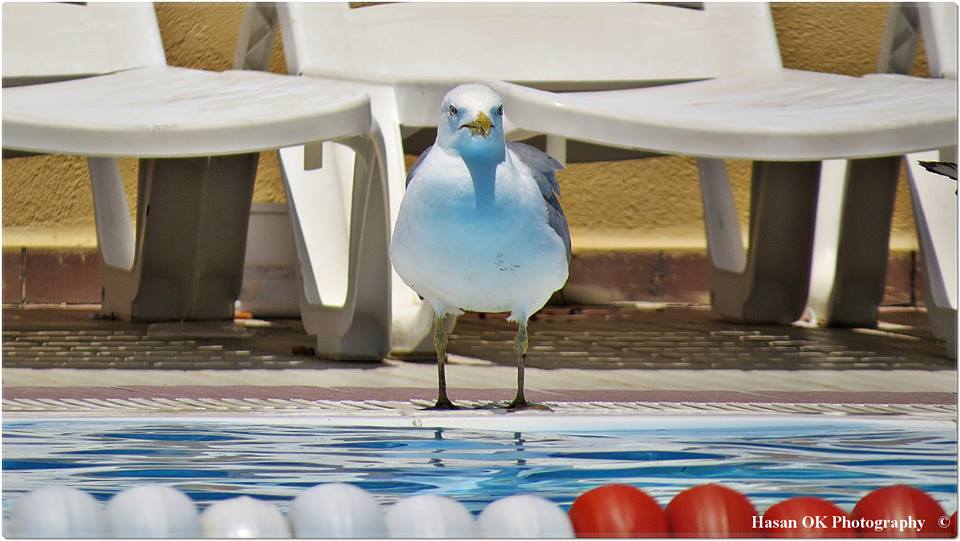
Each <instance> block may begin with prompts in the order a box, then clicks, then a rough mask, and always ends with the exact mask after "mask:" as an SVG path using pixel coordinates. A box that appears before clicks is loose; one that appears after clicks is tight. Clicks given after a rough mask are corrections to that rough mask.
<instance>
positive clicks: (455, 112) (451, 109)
mask: <svg viewBox="0 0 960 541" xmlns="http://www.w3.org/2000/svg"><path fill="white" fill-rule="evenodd" d="M449 111H450V116H457V115H458V114H460V111H459V110H457V108H456V107H454V106H453V105H451V106H450V109H449Z"/></svg>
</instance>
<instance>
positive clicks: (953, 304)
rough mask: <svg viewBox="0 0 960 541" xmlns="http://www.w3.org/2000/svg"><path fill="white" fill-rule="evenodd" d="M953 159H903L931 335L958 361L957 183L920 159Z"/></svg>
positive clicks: (932, 156)
mask: <svg viewBox="0 0 960 541" xmlns="http://www.w3.org/2000/svg"><path fill="white" fill-rule="evenodd" d="M941 157H943V158H942V159H946V160H955V159H956V150H955V149H952V150H951V151H950V152H949V153H947V155H946V156H944V155H943V154H941V153H938V152H936V151H934V152H923V153H916V154H910V155H908V156H905V157H904V160H905V161H906V165H907V172H908V175H907V176H908V178H909V179H910V194H911V196H912V198H913V214H914V218H915V220H916V227H917V237H918V240H919V241H920V256H921V257H922V258H923V273H922V274H923V282H924V285H925V287H926V301H927V315H928V317H929V318H930V328H931V330H932V331H933V333H934V335H936V336H937V337H938V338H941V339H943V340H945V341H946V353H947V356H948V357H950V358H951V359H956V358H957V195H956V190H957V183H956V182H955V181H953V180H950V179H948V178H946V177H944V176H941V175H937V174H935V173H930V172H929V171H927V170H925V169H923V168H922V167H920V165H919V163H918V162H919V161H920V160H925V161H935V160H938V159H941Z"/></svg>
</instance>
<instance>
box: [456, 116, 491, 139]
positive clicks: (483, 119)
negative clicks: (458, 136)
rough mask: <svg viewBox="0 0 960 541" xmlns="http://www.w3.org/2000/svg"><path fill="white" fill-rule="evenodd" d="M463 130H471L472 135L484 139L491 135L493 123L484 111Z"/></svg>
mask: <svg viewBox="0 0 960 541" xmlns="http://www.w3.org/2000/svg"><path fill="white" fill-rule="evenodd" d="M460 127H461V128H470V135H482V136H483V138H484V139H486V138H487V136H488V135H490V130H491V129H492V128H493V122H491V121H490V117H488V116H487V115H486V113H484V112H483V111H480V112H479V113H477V118H475V119H473V122H468V123H466V124H464V125H463V126H460Z"/></svg>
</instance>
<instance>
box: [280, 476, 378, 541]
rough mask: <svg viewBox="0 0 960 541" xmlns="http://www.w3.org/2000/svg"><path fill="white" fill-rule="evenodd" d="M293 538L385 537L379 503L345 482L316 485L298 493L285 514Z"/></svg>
mask: <svg viewBox="0 0 960 541" xmlns="http://www.w3.org/2000/svg"><path fill="white" fill-rule="evenodd" d="M287 518H288V519H289V520H290V526H291V527H292V528H293V535H295V536H296V537H327V538H330V537H336V538H384V537H386V536H387V523H386V521H385V520H384V517H383V510H382V509H380V504H378V503H377V500H376V499H375V498H374V497H373V495H371V494H370V493H369V492H367V491H366V490H363V489H362V488H360V487H356V486H353V485H348V484H346V483H328V484H324V485H317V486H315V487H313V488H311V489H309V490H306V491H304V492H301V493H300V495H299V496H297V497H296V498H295V499H294V500H293V503H291V504H290V510H289V511H288V512H287Z"/></svg>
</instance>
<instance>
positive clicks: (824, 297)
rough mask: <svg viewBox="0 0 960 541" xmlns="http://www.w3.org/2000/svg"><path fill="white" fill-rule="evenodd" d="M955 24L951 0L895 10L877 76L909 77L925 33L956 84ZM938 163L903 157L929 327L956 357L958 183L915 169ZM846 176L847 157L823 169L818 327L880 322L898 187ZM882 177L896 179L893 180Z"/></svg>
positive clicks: (934, 70) (814, 296) (931, 57)
mask: <svg viewBox="0 0 960 541" xmlns="http://www.w3.org/2000/svg"><path fill="white" fill-rule="evenodd" d="M956 21H957V12H956V6H955V5H954V4H950V3H923V4H893V5H891V7H890V11H889V14H888V17H887V24H886V29H885V35H884V40H883V44H882V46H881V49H880V58H879V61H878V71H879V72H881V73H904V74H906V73H910V72H911V71H912V68H913V61H914V58H915V56H916V42H917V39H916V38H917V35H918V34H919V33H922V34H923V37H924V42H925V45H926V51H927V58H928V65H929V66H930V71H931V76H933V77H936V78H947V79H953V80H956V69H957V68H956V49H957V28H956V24H957V22H956ZM944 152H945V153H946V154H945V155H946V156H949V155H955V150H952V149H949V148H948V149H944ZM937 159H938V152H937V151H932V153H923V154H911V155H908V156H905V157H904V163H905V164H906V165H907V166H908V167H907V170H908V172H909V175H908V178H909V179H910V183H911V195H912V196H913V201H914V214H915V216H916V218H917V223H916V227H917V233H918V237H919V240H920V251H921V254H922V256H923V259H924V269H928V268H929V269H930V272H924V273H923V276H924V279H925V281H926V282H927V287H926V290H927V291H928V296H929V297H930V299H928V306H929V314H930V317H931V325H932V328H933V330H934V332H935V333H936V334H937V336H939V337H941V338H943V339H945V340H946V341H947V354H948V355H949V356H951V357H954V358H955V357H956V306H957V288H956V275H957V267H956V258H957V257H956V248H955V246H956V238H957V237H956V211H955V208H954V207H955V205H954V204H953V203H955V201H952V200H951V198H950V194H951V193H952V191H953V190H955V186H954V187H951V186H952V185H953V183H952V182H950V181H949V180H948V179H945V178H943V177H939V176H938V175H935V174H932V173H929V172H927V171H926V170H924V169H922V168H920V167H919V165H918V164H917V162H918V160H937ZM943 159H945V160H946V159H949V158H946V157H945V158H943ZM846 171H847V162H845V161H843V160H833V161H829V162H824V164H823V170H822V172H821V179H822V180H821V186H820V193H819V201H818V205H817V230H816V236H815V240H814V260H813V267H812V270H811V273H810V293H809V299H808V309H809V310H810V311H811V314H810V315H811V316H812V317H811V319H813V318H816V320H818V322H819V323H820V324H834V325H848V326H850V325H870V324H872V323H873V322H875V321H876V318H877V303H878V300H879V299H881V298H882V296H883V286H884V279H885V270H886V265H884V264H883V261H885V260H886V257H887V243H888V234H889V228H890V220H889V216H890V211H891V210H892V205H893V192H892V190H893V186H886V187H883V188H881V189H876V188H877V181H876V179H869V181H868V182H865V183H861V185H860V186H851V185H850V183H849V182H847V178H846ZM882 180H883V181H885V182H889V183H895V182H896V178H895V177H884V179H882ZM845 201H848V202H847V203H845ZM934 208H936V209H938V210H934ZM865 231H873V232H874V234H872V235H867V234H864V232H865ZM864 256H867V257H874V258H877V260H875V261H867V262H865V261H863V260H862V259H861V258H863V257H864ZM930 280H933V281H932V282H931V281H930ZM865 284H869V286H867V287H864V285H865ZM951 311H952V312H951ZM938 314H943V315H942V316H939V315H938ZM941 318H946V319H944V320H943V321H940V320H941ZM940 329H953V331H950V332H946V331H944V332H941V330H940Z"/></svg>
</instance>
